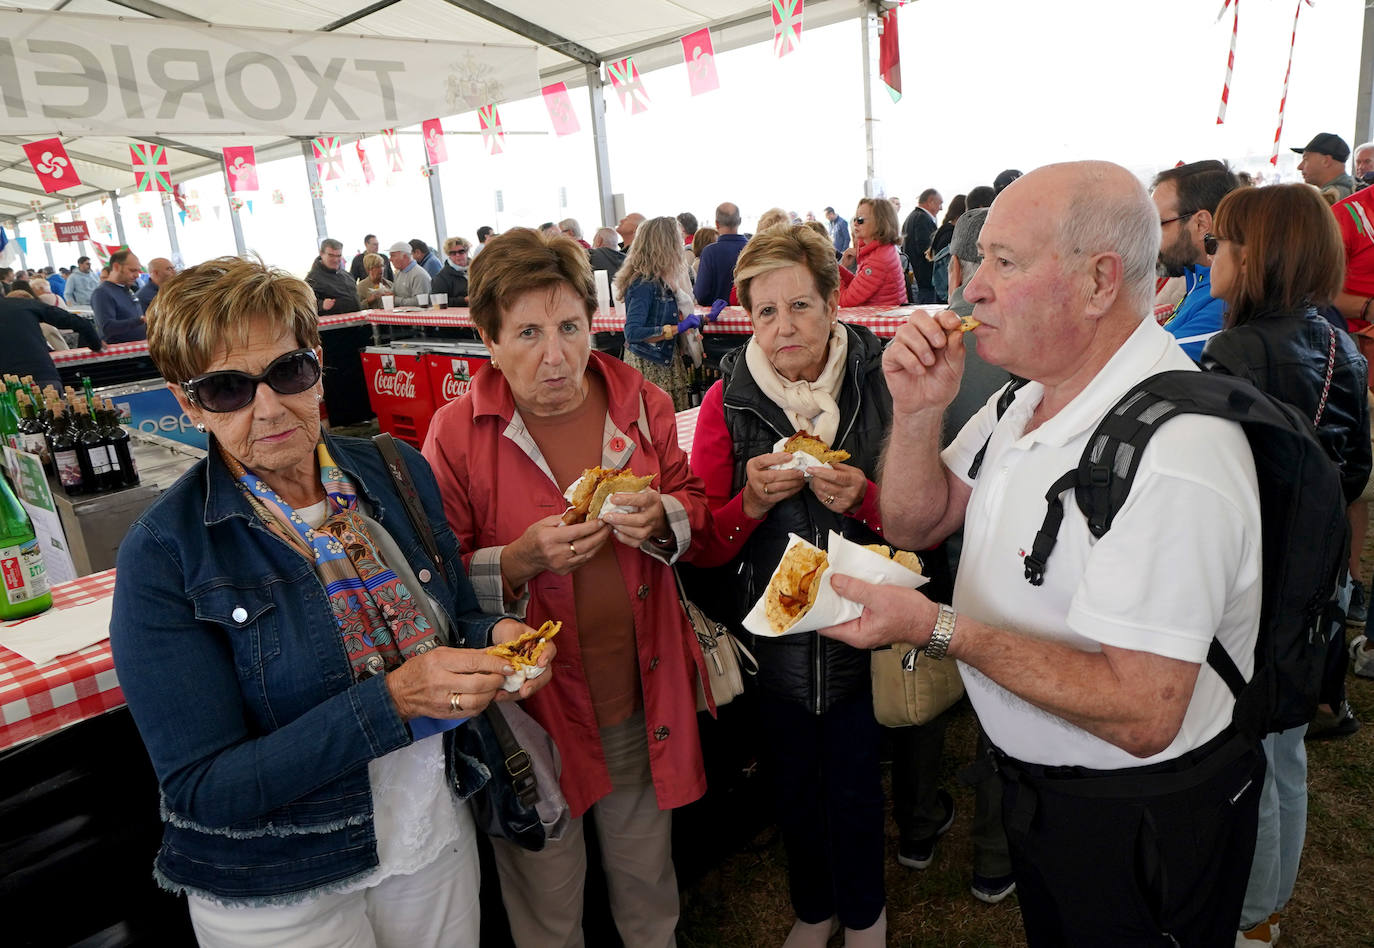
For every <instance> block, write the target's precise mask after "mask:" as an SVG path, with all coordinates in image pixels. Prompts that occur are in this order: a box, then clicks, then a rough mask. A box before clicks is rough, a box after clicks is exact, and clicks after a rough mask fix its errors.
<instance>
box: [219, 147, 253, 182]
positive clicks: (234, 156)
mask: <svg viewBox="0 0 1374 948" xmlns="http://www.w3.org/2000/svg"><path fill="white" fill-rule="evenodd" d="M223 151H224V169H225V170H226V171H228V172H229V190H230V191H256V190H257V189H258V162H257V158H256V157H255V156H254V154H253V146H252V145H233V146H231V147H229V148H225V149H223Z"/></svg>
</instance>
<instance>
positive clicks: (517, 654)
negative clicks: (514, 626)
mask: <svg viewBox="0 0 1374 948" xmlns="http://www.w3.org/2000/svg"><path fill="white" fill-rule="evenodd" d="M561 628H563V623H561V622H555V621H553V620H552V619H549V620H548V621H546V622H545V623H544V624H543V625H541V626H540V627H539V628H537V629H531V630H530V631H528V632H525V633H522V634H521V635H520V637H519V638H517V639H513V640H511V641H509V642H503V643H501V644H500V645H493V646H492V647H491V648H489V649H487V651H488V652H489V653H490V654H492V655H495V656H496V657H498V658H504V659H505V660H506V661H508V662H510V663H511V664H512V665H514V666H515V667H516V669H520V668H528V667H532V666H534V665H538V664H539V657H540V656H541V655H543V654H544V646H545V645H547V644H548V642H549V640H550V639H552V638H553V637H554V636H555V635H557V634H558V630H559V629H561Z"/></svg>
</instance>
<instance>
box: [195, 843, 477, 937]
mask: <svg viewBox="0 0 1374 948" xmlns="http://www.w3.org/2000/svg"><path fill="white" fill-rule="evenodd" d="M480 881H481V870H480V868H479V867H478V863H477V840H476V834H474V833H472V832H466V833H464V834H463V836H462V838H461V839H459V841H458V842H457V844H456V845H455V846H453V847H451V848H449V849H447V850H445V852H444V854H443V855H441V856H440V857H439V858H438V859H436V860H434V861H433V862H432V863H430V864H429V865H428V866H425V867H424V868H423V869H421V870H420V871H418V872H415V873H412V874H411V875H406V876H391V877H389V878H387V879H383V880H382V881H381V882H380V883H378V884H377V885H375V886H372V887H371V888H367V889H361V890H358V891H356V892H343V893H325V894H323V895H318V896H313V897H311V898H309V899H307V900H305V901H304V902H297V903H294V904H291V905H254V906H224V905H218V904H216V903H214V902H210V901H208V900H206V899H202V898H200V897H198V896H191V897H190V900H189V901H190V907H191V924H192V925H193V926H194V927H195V930H196V939H197V940H198V941H199V942H200V944H201V945H202V948H269V946H278V945H279V946H281V948H467V946H469V945H472V946H475V945H477V943H478V941H479V938H480V930H481V915H480V907H479V905H478V898H477V893H478V888H479V885H480Z"/></svg>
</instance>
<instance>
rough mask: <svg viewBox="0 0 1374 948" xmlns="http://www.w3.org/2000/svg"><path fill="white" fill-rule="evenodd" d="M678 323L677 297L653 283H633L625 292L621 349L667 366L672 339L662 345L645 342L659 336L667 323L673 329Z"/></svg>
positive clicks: (669, 361) (671, 353) (674, 346)
mask: <svg viewBox="0 0 1374 948" xmlns="http://www.w3.org/2000/svg"><path fill="white" fill-rule="evenodd" d="M681 319H682V317H681V316H679V315H678V307H677V296H676V295H675V294H674V293H673V291H672V289H671V288H669V287H668V286H665V285H664V284H662V283H659V282H658V281H657V280H636V281H634V282H633V283H631V284H630V287H629V289H627V290H626V291H625V345H627V346H629V347H630V351H631V352H633V353H634V354H635V355H637V356H639V357H640V358H641V359H648V360H649V361H650V362H654V363H657V364H658V365H671V364H672V361H673V353H674V352H675V351H676V349H677V339H676V337H674V338H673V339H664V340H663V341H662V342H645V340H646V339H647V338H649V337H650V336H657V335H658V334H659V333H661V332H663V327H664V326H667V325H668V324H669V323H671V324H672V325H674V326H676V325H677V324H678V321H679V320H681Z"/></svg>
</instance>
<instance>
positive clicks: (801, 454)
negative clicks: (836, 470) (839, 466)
mask: <svg viewBox="0 0 1374 948" xmlns="http://www.w3.org/2000/svg"><path fill="white" fill-rule="evenodd" d="M792 437H793V436H792V435H788V436H787V437H786V438H779V439H778V441H777V443H776V444H774V445H773V453H774V454H777V453H778V452H779V451H782V450H783V449H784V448H786V447H787V442H789V441H791V440H792ZM813 467H824V468H829V467H830V465H829V464H826V463H825V462H824V461H822V460H821V459H820V458H818V457H816V456H815V455H811V454H807V453H806V452H805V451H793V452H792V460H790V461H784V462H782V463H781V464H774V465H773V466H772V467H770V468H769V470H770V471H790V470H792V469H793V468H796V469H797V470H798V471H801V472H802V477H805V478H806V479H807V480H810V479H811V468H813Z"/></svg>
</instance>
